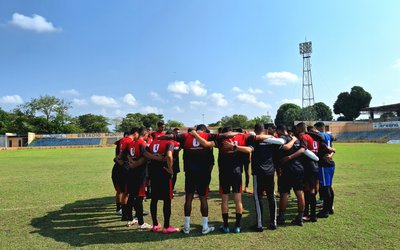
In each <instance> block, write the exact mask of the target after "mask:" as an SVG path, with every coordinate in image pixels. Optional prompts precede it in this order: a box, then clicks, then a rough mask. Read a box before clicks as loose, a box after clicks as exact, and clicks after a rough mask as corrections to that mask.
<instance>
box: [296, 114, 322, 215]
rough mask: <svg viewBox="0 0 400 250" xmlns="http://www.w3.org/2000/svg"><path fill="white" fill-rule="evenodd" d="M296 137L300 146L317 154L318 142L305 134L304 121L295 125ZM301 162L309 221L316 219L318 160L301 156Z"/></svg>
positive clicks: (306, 211) (306, 213) (306, 212)
mask: <svg viewBox="0 0 400 250" xmlns="http://www.w3.org/2000/svg"><path fill="white" fill-rule="evenodd" d="M296 133H297V137H298V138H299V140H300V143H301V146H302V147H303V148H304V149H308V150H310V151H312V152H313V153H314V154H316V155H317V154H318V148H319V142H318V141H316V140H314V139H313V138H312V137H311V136H310V135H309V134H306V125H305V123H304V122H300V123H299V124H297V125H296ZM302 164H303V167H304V185H305V186H304V198H305V209H304V211H305V212H304V214H305V216H306V219H307V220H310V221H311V222H316V221H317V216H316V213H315V212H316V211H315V210H316V205H317V200H316V187H317V181H318V171H319V169H318V162H316V161H314V160H312V159H310V158H308V157H304V156H303V157H302Z"/></svg>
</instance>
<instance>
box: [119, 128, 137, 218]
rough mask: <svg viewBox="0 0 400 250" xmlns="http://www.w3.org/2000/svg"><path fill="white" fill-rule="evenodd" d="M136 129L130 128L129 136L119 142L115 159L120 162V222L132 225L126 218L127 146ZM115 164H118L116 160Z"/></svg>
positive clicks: (127, 194)
mask: <svg viewBox="0 0 400 250" xmlns="http://www.w3.org/2000/svg"><path fill="white" fill-rule="evenodd" d="M137 131H138V128H132V129H131V131H130V132H129V135H128V136H127V137H124V138H122V139H121V140H120V146H119V150H120V153H119V155H118V157H116V159H117V158H119V159H120V160H121V161H122V162H121V164H119V166H120V167H121V168H120V177H121V178H120V181H119V186H120V191H121V199H120V202H121V210H122V217H121V221H128V225H129V223H132V221H133V218H130V217H129V216H128V211H129V205H128V202H129V193H128V181H129V167H128V157H129V154H130V152H129V144H131V143H132V142H133V141H134V140H135V139H136V138H137V136H138V134H137ZM116 162H118V161H117V160H116Z"/></svg>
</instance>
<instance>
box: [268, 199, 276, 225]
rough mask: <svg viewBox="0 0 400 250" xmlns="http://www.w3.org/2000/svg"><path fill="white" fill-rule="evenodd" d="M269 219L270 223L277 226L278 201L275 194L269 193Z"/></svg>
mask: <svg viewBox="0 0 400 250" xmlns="http://www.w3.org/2000/svg"><path fill="white" fill-rule="evenodd" d="M267 199H268V206H269V219H270V223H272V224H274V225H275V224H276V200H275V195H274V192H271V193H268V195H267Z"/></svg>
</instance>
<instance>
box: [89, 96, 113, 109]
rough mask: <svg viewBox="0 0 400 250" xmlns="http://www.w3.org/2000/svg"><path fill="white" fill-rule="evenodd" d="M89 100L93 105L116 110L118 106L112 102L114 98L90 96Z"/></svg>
mask: <svg viewBox="0 0 400 250" xmlns="http://www.w3.org/2000/svg"><path fill="white" fill-rule="evenodd" d="M90 100H91V101H92V102H93V103H94V104H96V105H98V106H102V107H109V108H116V107H118V106H119V105H118V103H117V102H116V101H115V100H114V98H112V97H108V96H99V95H92V96H91V97H90Z"/></svg>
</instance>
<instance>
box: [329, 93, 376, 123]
mask: <svg viewBox="0 0 400 250" xmlns="http://www.w3.org/2000/svg"><path fill="white" fill-rule="evenodd" d="M371 99H372V96H371V94H370V93H368V92H367V91H365V90H364V89H363V88H362V87H360V86H354V87H352V88H351V91H350V93H348V92H342V93H340V94H339V95H338V97H337V99H336V101H335V104H334V105H333V112H334V113H335V114H338V115H343V118H341V119H343V120H346V121H353V120H355V119H356V118H357V117H359V116H360V114H361V113H360V112H361V109H362V108H366V107H369V103H370V102H371Z"/></svg>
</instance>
